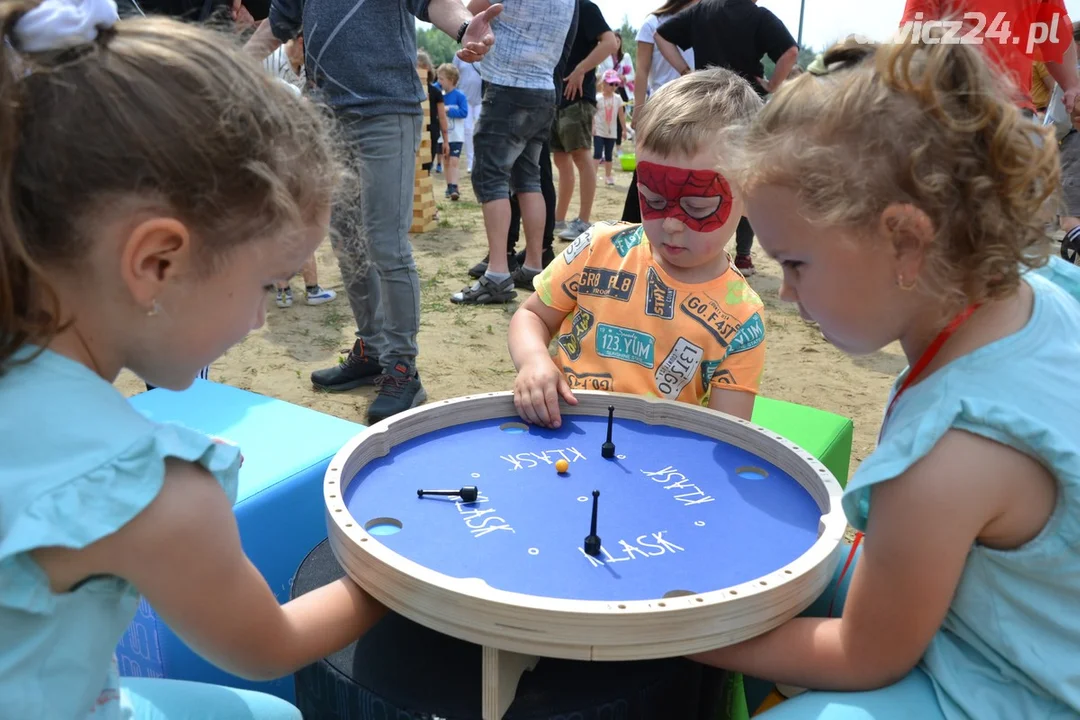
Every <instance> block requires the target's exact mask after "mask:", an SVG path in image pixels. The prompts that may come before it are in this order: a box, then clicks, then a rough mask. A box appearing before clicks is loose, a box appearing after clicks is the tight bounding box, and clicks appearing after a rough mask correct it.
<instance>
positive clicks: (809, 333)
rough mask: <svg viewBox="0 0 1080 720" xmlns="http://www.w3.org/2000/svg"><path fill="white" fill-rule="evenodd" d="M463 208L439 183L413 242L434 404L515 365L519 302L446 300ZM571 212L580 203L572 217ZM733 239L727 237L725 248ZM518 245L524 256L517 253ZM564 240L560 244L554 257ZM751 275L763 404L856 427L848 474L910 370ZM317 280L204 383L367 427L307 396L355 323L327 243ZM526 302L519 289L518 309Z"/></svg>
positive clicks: (468, 223) (358, 407)
mask: <svg viewBox="0 0 1080 720" xmlns="http://www.w3.org/2000/svg"><path fill="white" fill-rule="evenodd" d="M629 178H630V175H629V174H628V173H619V172H617V173H616V181H617V182H616V185H615V186H614V187H606V186H604V184H603V181H602V179H601V181H600V183H599V187H598V188H597V198H596V202H595V206H594V210H593V214H592V220H593V221H598V220H608V219H610V220H615V219H618V218H619V217H620V216H621V214H622V205H623V200H624V198H625V196H626V190H627V186H628V181H629ZM459 184H460V187H461V190H462V197H461V201H460V202H456V203H451V202H450V201H449V200H444V199H443V191H444V190H445V187H446V186H445V176H443V175H439V174H437V175H435V196H436V198H437V200H438V205H439V208H440V223H439V227H438V228H437V229H436V230H434V231H431V232H428V233H424V234H419V235H414V236H413V247H414V250H415V255H416V263H417V266H418V268H419V273H420V279H421V286H422V291H421V292H422V295H421V312H422V315H421V326H420V339H419V341H420V356H419V358H418V360H417V364H418V366H419V369H420V373H421V377H422V379H423V382H424V386H425V387H426V388H427V391H428V394H429V396H430V398H431V399H432V400H441V399H446V398H452V397H457V396H461V395H468V394H472V393H477V392H487V391H492V390H508V389H510V387H511V386H512V383H513V379H514V367H513V365H512V364H511V362H510V358H509V355H508V353H507V350H506V331H507V326H508V324H509V321H510V317H511V315H512V314H513V312H514V309H515V308H516V307H517V304H516V303H513V304H510V305H507V306H505V307H503V306H488V307H460V306H456V305H453V304H451V303H450V300H449V298H450V295H451V294H452V293H454V292H457V291H458V290H460V289H461V288H462V287H464V286H465V285H466V284H467V283H468V282H469V278H468V276H467V275H466V271H467V270H468V268H469V267H471V266H472V265H473V264H474V263H475V262H477V261H479V260H480V259H482V258H483V257H484V255H485V253H486V252H487V245H486V240H485V236H484V231H483V219H482V216H481V211H480V206H479V205H477V204H476V203H475V202H474V198H473V195H472V187H471V184H470V182H469V179H468V175H464V176H463V177H462V179H461V181H460V183H459ZM576 212H577V205H576V198H575V201H574V202H573V203H572V204H571V209H570V214H569V217H571V218H572V217H574V216H575V214H576ZM732 242H734V240H732ZM519 247H523V245H522V246H519ZM561 247H565V243H561V242H560V241H558V240H556V251H558V249H559V248H561ZM754 262H755V264H756V265H757V267H758V273H757V274H756V275H755V276H753V277H752V278H750V284H751V285H752V286H753V287H754V289H755V290H757V292H758V293H759V294H760V295H761V297H762V299H763V300H764V302H765V305H766V309H767V314H766V318H765V327H766V331H767V333H768V341H769V349H768V359H767V366H766V372H765V377H764V380H763V387H762V392H763V394H764V395H766V396H769V397H774V398H779V399H782V400H788V401H791V402H796V403H800V404H804V405H810V406H814V407H818V408H822V409H824V410H829V411H832V412H835V413H838V414H841V415H844V416H847V417H850V418H852V420H854V423H855V442H854V446H853V450H852V461H853V464H852V469H854V467H855V466H856V464H857V463H858V462H859V461H861V460H862V459H863V458H864V457H866V455H867V454H868V453H869V452H870V451H871V450H872V449H873V446H874V439H875V435H876V432H877V428H878V423H879V419H880V417H881V412H882V408H883V405H884V398H885V397H886V394H887V392H888V386H889V383H890V382H891V381H892V378H893V377H895V375H896V374H897V373H898V372H900V371H901V370H902V369H903V367H904V365H905V361H904V358H903V355H902V354H901V353H900V350H899V348H898V347H890V348H886V349H885V350H883V351H881V352H878V353H875V354H874V355H870V356H868V357H861V358H849V357H847V356H845V355H843V354H842V353H840V352H839V351H838V350H836V349H835V348H833V347H832V346H831V345H829V344H828V343H827V342H826V341H825V340H824V339H823V338H822V337H821V335H820V333H818V332H817V330H815V329H814V328H812V327H809V326H808V325H806V324H805V323H804V322H803V321H802V320H801V319H800V318H799V316H798V314H797V312H796V311H795V309H794V308H793V307H792V306H790V305H786V304H784V303H781V302H780V301H779V299H778V297H777V291H778V289H779V286H780V269H779V266H777V265H776V264H775V263H773V262H772V261H770V260H769V259H767V258H766V257H764V256H763V255H762V254H761V253H759V252H758V251H757V248H756V247H755V252H754ZM318 264H319V274H320V282H321V283H322V284H323V285H324V286H325V287H329V288H333V289H334V290H337V291H339V296H338V299H337V300H335V301H334V302H332V303H328V304H326V305H321V306H317V307H309V306H307V305H305V304H304V303H303V302H302V301H300V300H299V298H300V297H302V292H303V291H302V288H303V284H302V282H301V281H300V278H299V277H298V278H296V279H294V280H293V287H294V293H295V294H296V297H297V303H296V304H294V305H293V307H291V308H289V309H284V310H283V309H279V308H277V307H276V306H275V305H274V302H273V298H272V297H271V298H270V300H269V301H268V309H267V319H266V325H265V326H264V327H263V328H261V329H260V330H258V331H256V332H254V333H252V334H251V335H250V336H249V337H248V338H247V339H245V340H244V341H243V342H242V343H240V344H239V345H237V346H235V347H234V348H232V350H230V351H229V353H228V354H226V355H225V356H224V357H222V358H221V359H219V360H218V361H217V362H215V363H214V365H213V367H212V368H211V371H210V376H211V379H213V380H215V381H217V382H222V383H227V384H229V385H233V386H236V387H240V388H244V389H247V390H253V391H255V392H258V393H262V394H265V395H269V396H272V397H276V398H280V399H282V400H286V401H288V402H292V403H296V404H299V405H304V406H307V407H310V408H313V409H315V410H319V411H322V412H326V413H330V414H333V415H338V416H341V417H344V418H348V419H350V420H354V421H359V422H364V418H365V416H366V409H367V406H368V404H369V403H370V402H371V400H372V399H373V397H374V395H375V390H374V389H373V388H366V389H360V390H355V391H352V392H347V393H343V394H330V393H324V392H320V391H317V390H314V389H313V388H312V386H311V383H310V381H309V379H308V376H309V374H310V373H311V371H312V370H315V369H318V368H321V367H327V366H329V365H332V364H334V363H336V362H337V361H338V359H339V357H341V356H342V354H344V353H346V352H347V351H348V348H349V347H351V345H352V341H353V331H354V325H353V321H352V315H351V312H350V310H349V305H348V301H347V300H346V299H345V297H344V292H343V291H342V284H341V275H340V273H339V271H338V266H337V262H336V260H335V258H334V255H333V253H332V252H331V250H330V246H329V243H324V244H323V246H322V247H320V249H319V251H318ZM524 299H525V296H524V294H523V293H522V292H521V291H519V297H518V300H519V301H523V300H524ZM117 384H118V386H119V387H120V389H121V390H122V391H124V392H125V393H127V394H132V393H135V392H139V391H140V390H142V389H143V386H142V383H141V382H139V381H138V379H137V378H135V377H134V376H132V375H130V374H127V373H125V374H124V375H122V376H121V377H120V378H119V379H118V381H117Z"/></svg>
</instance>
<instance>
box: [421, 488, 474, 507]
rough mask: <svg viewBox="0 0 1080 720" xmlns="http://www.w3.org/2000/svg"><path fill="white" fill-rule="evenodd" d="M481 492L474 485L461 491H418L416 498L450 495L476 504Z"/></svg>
mask: <svg viewBox="0 0 1080 720" xmlns="http://www.w3.org/2000/svg"><path fill="white" fill-rule="evenodd" d="M479 493H480V491H479V490H477V489H476V486H474V485H466V486H465V487H463V488H461V489H460V490H417V491H416V497H420V498H422V497H424V496H425V495H448V496H457V497H460V498H461V499H462V500H464V501H465V502H467V503H469V502H476V498H477V497H478V495H479Z"/></svg>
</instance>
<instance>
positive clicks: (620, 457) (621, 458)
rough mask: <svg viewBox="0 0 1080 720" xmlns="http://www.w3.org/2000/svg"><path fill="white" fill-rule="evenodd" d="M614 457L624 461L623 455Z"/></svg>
mask: <svg viewBox="0 0 1080 720" xmlns="http://www.w3.org/2000/svg"><path fill="white" fill-rule="evenodd" d="M615 457H617V458H619V459H620V460H625V459H626V456H625V455H616V456H615Z"/></svg>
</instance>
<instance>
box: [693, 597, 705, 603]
mask: <svg viewBox="0 0 1080 720" xmlns="http://www.w3.org/2000/svg"><path fill="white" fill-rule="evenodd" d="M694 599H695V600H697V601H698V602H705V598H701V597H698V598H694Z"/></svg>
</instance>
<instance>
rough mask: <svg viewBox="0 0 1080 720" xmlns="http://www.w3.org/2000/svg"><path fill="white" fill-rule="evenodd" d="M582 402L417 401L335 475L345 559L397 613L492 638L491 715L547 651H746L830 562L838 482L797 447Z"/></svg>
mask: <svg viewBox="0 0 1080 720" xmlns="http://www.w3.org/2000/svg"><path fill="white" fill-rule="evenodd" d="M576 397H577V399H578V404H577V405H575V406H568V405H565V404H563V405H562V413H563V423H562V426H561V427H560V428H558V429H554V430H552V429H546V428H540V427H536V426H529V425H525V424H523V423H522V422H521V421H520V419H519V418H518V416H517V413H516V410H515V408H514V405H513V395H512V393H509V392H503V393H488V394H484V395H476V396H470V397H464V398H458V399H454V400H446V401H442V402H438V403H432V404H428V405H425V406H421V407H419V408H415V409H413V410H410V411H407V412H405V413H402V414H400V415H397V416H394V417H392V418H390V419H388V420H385V421H383V422H380V423H378V424H376V425H373V426H371V427H370V428H368V429H366V430H365V431H363V432H362V433H360V434H359V435H357V436H356V437H355V438H354V439H353V440H351V441H350V442H348V443H347V444H346V445H345V446H344V447H343V448H342V449H341V450H340V451H339V452H338V453H337V454H336V455H335V457H334V458H333V460H332V461H331V463H330V467H329V469H328V470H327V473H326V479H325V483H324V493H325V500H326V510H327V519H328V529H329V542H330V546H331V548H332V550H333V552H334V555H335V556H336V557H337V559H338V562H339V563H340V564H341V566H342V568H344V570H345V571H346V572H347V573H348V574H349V575H350V577H352V578H353V579H354V580H355V581H356V582H357V583H358V584H360V585H361V586H362V587H363V588H365V589H366V590H367V591H368V592H369V593H371V594H372V595H373V596H374V597H376V598H377V599H378V600H379V601H380V602H382V603H383V604H385V605H386V606H387V607H389V608H390V609H391V610H394V611H395V612H397V613H400V614H401V615H402V616H404V617H406V618H408V619H410V620H412V621H415V622H417V623H419V624H420V625H423V626H426V627H428V628H431V629H433V630H436V631H438V632H441V633H445V634H446V635H450V636H452V637H456V638H459V639H462V640H466V641H468V642H472V643H476V644H477V645H480V646H482V647H483V653H482V663H483V682H482V694H483V699H482V708H483V710H482V712H483V718H484V719H485V720H500V719H501V718H502V717H503V715H504V713H505V712H506V709H507V708H508V707H509V705H510V703H511V701H512V700H513V697H514V693H515V691H516V688H517V684H518V681H519V679H520V677H521V674H522V673H523V672H524V671H525V670H527V669H530V668H532V667H534V666H535V664H536V662H537V658H539V657H553V658H567V659H575V660H610V661H614V660H643V659H650V658H664V657H675V656H680V655H685V654H688V653H694V652H700V651H704V650H709V649H712V648H716V647H721V646H724V645H729V644H732V643H735V642H739V641H742V640H745V639H748V638H751V637H754V636H756V635H759V634H761V633H764V632H766V631H768V630H770V629H772V628H774V627H776V626H778V625H780V624H781V623H783V622H785V621H786V620H788V619H790V618H792V617H794V616H795V615H797V614H798V613H799V612H801V611H802V610H804V609H805V608H806V607H807V606H809V605H810V603H811V602H812V601H813V600H814V599H815V598H817V597H818V595H820V594H821V592H822V591H823V590H824V589H825V587H826V585H827V583H828V581H829V579H830V578H831V577H832V575H833V571H834V568H835V565H836V562H837V561H838V549H839V547H840V544H841V542H842V540H843V536H844V531H845V529H846V526H847V523H846V520H845V518H844V514H843V511H842V509H841V507H840V497H841V488H840V486H839V484H838V483H837V481H836V479H835V478H834V477H833V476H832V475H831V474H830V473H829V471H828V470H827V469H826V468H825V467H824V466H823V465H822V464H821V463H819V462H818V461H817V460H815V459H814V458H813V457H812V456H811V455H810V454H809V453H807V452H806V451H804V450H802V449H801V448H799V447H798V446H796V445H794V444H792V443H790V442H789V441H787V440H786V439H784V438H783V437H781V436H780V435H777V434H776V433H772V432H770V431H768V430H766V429H764V428H761V427H759V426H756V425H753V424H751V423H749V422H746V421H743V420H740V419H737V418H733V417H730V416H726V415H723V414H721V413H717V412H713V411H710V410H707V409H703V408H698V407H694V406H690V405H687V404H685V403H675V402H671V401H667V400H656V399H647V398H641V397H637V396H630V395H622V394H613V393H601V392H588V391H585V392H578V393H576ZM609 408H610V411H609ZM609 416H613V418H614V419H613V422H611V423H610V428H611V442H612V443H613V444H614V450H613V452H611V453H605V452H604V444H605V442H606V441H607V436H608V429H609ZM605 454H610V455H611V457H610V458H608V457H604V455H605ZM561 461H565V466H566V470H565V472H559V469H558V467H559V466H563V465H564V463H563V462H561ZM470 488H475V489H476V491H475V492H476V496H475V498H473V497H472V495H471V493H470ZM421 489H424V490H444V489H445V490H449V491H452V492H454V493H456V494H454V495H447V496H439V495H435V496H431V495H427V494H425V495H424V496H423V497H421V496H419V494H418V492H417V491H418V490H421ZM594 491H599V495H598V497H596V498H595V499H594V497H593V495H594ZM594 504H595V506H596V507H597V511H596V515H597V523H596V532H595V535H596V536H598V537H597V538H596V540H597V541H598V542H593V543H591V544H590V542H588V537H587V536H591V535H593V533H592V527H591V521H592V517H591V516H592V514H593V507H594ZM597 545H598V546H599V547H597Z"/></svg>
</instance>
